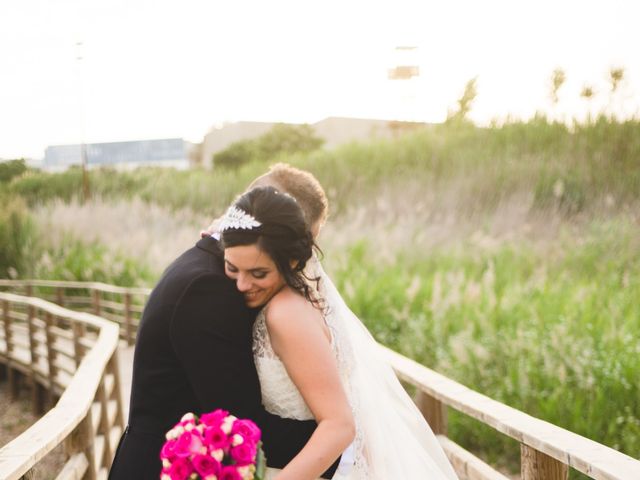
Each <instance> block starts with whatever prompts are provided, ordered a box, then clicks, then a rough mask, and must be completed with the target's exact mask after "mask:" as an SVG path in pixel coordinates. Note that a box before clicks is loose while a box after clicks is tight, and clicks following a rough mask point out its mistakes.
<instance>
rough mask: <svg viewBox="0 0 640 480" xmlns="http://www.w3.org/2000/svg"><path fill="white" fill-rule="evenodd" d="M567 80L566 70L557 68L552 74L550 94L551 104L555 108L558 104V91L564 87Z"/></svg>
mask: <svg viewBox="0 0 640 480" xmlns="http://www.w3.org/2000/svg"><path fill="white" fill-rule="evenodd" d="M566 80H567V77H566V75H565V73H564V70H562V69H561V68H556V69H555V70H554V71H553V72H552V73H551V91H550V92H549V96H550V97H551V104H552V105H553V106H554V107H555V106H556V105H557V104H558V100H559V99H558V90H560V88H561V87H562V85H564V82H565V81H566Z"/></svg>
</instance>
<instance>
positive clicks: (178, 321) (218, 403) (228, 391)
mask: <svg viewBox="0 0 640 480" xmlns="http://www.w3.org/2000/svg"><path fill="white" fill-rule="evenodd" d="M264 185H271V186H274V187H275V188H278V189H280V190H281V191H285V192H287V193H289V194H291V195H292V196H294V197H296V199H297V200H298V203H299V204H300V206H301V207H302V209H303V210H304V211H305V215H306V216H307V220H308V221H309V224H310V225H313V226H314V227H313V228H314V233H316V234H317V232H318V230H319V228H320V226H321V224H322V223H323V222H324V220H325V218H326V212H327V200H326V196H325V195H324V191H323V190H322V188H321V187H320V184H319V183H318V181H317V180H316V179H315V178H314V177H313V176H312V175H311V174H309V173H307V172H304V171H301V170H298V169H295V168H292V167H289V166H287V165H282V164H280V165H276V166H275V167H273V168H272V169H271V170H270V171H269V172H268V173H267V174H265V175H263V176H261V177H259V178H258V179H256V180H255V181H254V182H253V183H252V184H251V185H250V188H253V187H255V186H264ZM257 313H258V310H256V309H251V308H249V307H247V306H246V304H245V302H244V298H243V296H242V294H240V293H239V292H238V290H237V289H236V286H235V283H234V282H233V281H232V280H230V279H228V278H227V277H226V276H225V274H224V265H223V251H222V248H221V247H220V245H219V242H218V240H217V239H215V238H214V237H213V236H209V235H207V236H205V237H204V238H202V239H201V240H200V241H199V242H198V243H197V244H196V246H195V247H193V248H191V249H189V250H187V251H186V252H185V253H183V254H182V255H181V256H180V257H178V259H176V260H175V261H174V262H173V263H172V264H171V265H170V266H169V267H168V268H167V270H166V271H165V272H164V274H163V276H162V278H161V279H160V281H159V282H158V284H157V285H156V287H155V288H154V289H153V291H152V292H151V296H150V297H149V300H148V302H147V305H146V307H145V309H144V313H143V315H142V319H141V321H140V326H139V327H138V336H137V340H136V347H135V353H134V360H133V380H132V389H131V403H130V412H129V421H128V426H127V428H126V430H125V432H124V434H123V435H122V438H121V439H120V444H119V445H118V449H117V451H116V456H115V459H114V462H113V465H112V468H111V472H110V475H109V478H110V479H111V480H125V479H126V480H134V479H136V480H147V479H148V480H157V479H158V478H159V476H160V469H161V463H160V459H159V453H160V449H161V447H162V445H163V443H164V441H165V437H164V435H165V432H167V431H168V430H169V429H170V428H171V427H173V425H174V424H175V423H177V422H178V421H179V420H180V418H181V417H182V415H184V414H185V413H187V412H194V413H196V414H201V413H205V412H208V411H212V410H214V409H216V408H223V409H225V410H228V411H229V412H230V413H231V414H233V415H235V416H236V417H239V418H249V419H251V420H253V421H254V422H255V423H256V424H257V425H258V426H259V427H260V429H261V430H262V440H263V444H264V447H263V448H264V450H265V455H266V457H267V461H268V464H269V466H270V467H274V468H282V467H284V466H285V465H286V464H287V463H288V462H289V461H290V460H291V459H292V458H293V457H294V456H295V455H296V454H297V453H298V452H299V451H300V450H301V449H302V447H303V446H304V445H305V443H306V442H307V440H308V439H309V437H310V436H311V434H312V433H313V431H314V429H315V428H316V423H315V422H314V421H297V420H291V419H284V418H281V417H278V416H276V415H272V414H270V413H268V412H267V411H265V410H264V407H263V406H262V404H261V395H260V385H259V383H258V376H257V372H256V369H255V366H254V363H253V353H252V326H253V322H254V320H255V317H256V315H257ZM338 463H339V462H338V461H336V462H335V463H334V465H333V466H332V467H331V468H330V469H329V470H328V471H327V472H325V474H324V475H323V476H324V477H325V478H331V477H332V476H333V474H334V473H335V471H336V469H337V467H338Z"/></svg>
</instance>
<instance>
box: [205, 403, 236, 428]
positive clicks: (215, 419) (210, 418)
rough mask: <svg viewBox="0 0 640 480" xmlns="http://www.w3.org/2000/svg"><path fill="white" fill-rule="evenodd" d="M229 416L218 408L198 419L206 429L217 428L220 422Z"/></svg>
mask: <svg viewBox="0 0 640 480" xmlns="http://www.w3.org/2000/svg"><path fill="white" fill-rule="evenodd" d="M227 415H229V412H227V411H226V410H222V409H221V408H218V409H217V410H214V411H213V412H210V413H205V414H204V415H202V416H201V417H200V421H201V422H202V423H204V424H205V425H206V426H207V427H219V426H220V424H221V423H222V421H223V420H224V419H225V418H226V417H227Z"/></svg>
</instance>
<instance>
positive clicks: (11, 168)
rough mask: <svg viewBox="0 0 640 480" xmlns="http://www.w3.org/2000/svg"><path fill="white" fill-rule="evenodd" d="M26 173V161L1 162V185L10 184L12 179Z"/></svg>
mask: <svg viewBox="0 0 640 480" xmlns="http://www.w3.org/2000/svg"><path fill="white" fill-rule="evenodd" d="M26 171H27V164H26V163H25V161H24V159H18V160H7V161H6V162H0V183H4V182H8V181H9V180H11V179H12V178H14V177H17V176H19V175H22V174H23V173H24V172H26Z"/></svg>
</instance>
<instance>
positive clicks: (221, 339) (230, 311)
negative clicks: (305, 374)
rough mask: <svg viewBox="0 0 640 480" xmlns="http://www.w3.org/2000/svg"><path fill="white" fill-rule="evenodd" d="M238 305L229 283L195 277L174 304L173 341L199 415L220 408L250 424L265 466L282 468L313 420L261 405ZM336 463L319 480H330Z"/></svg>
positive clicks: (246, 320)
mask: <svg viewBox="0 0 640 480" xmlns="http://www.w3.org/2000/svg"><path fill="white" fill-rule="evenodd" d="M239 302H240V303H239ZM242 302H243V299H242V297H241V296H239V295H238V293H237V292H236V291H235V288H234V287H233V284H231V283H229V282H227V281H226V280H225V279H223V278H220V277H217V276H202V277H200V278H198V279H196V280H195V281H194V282H192V284H191V285H190V286H189V287H188V288H187V289H186V291H185V293H184V294H183V296H182V298H181V299H180V300H179V302H178V304H177V305H176V308H175V310H174V314H173V318H172V321H171V333H170V334H171V341H172V344H173V348H174V350H175V352H176V355H177V357H178V359H179V361H180V362H181V363H182V366H183V367H184V371H185V372H186V375H187V376H188V379H189V383H190V384H191V386H192V388H193V391H194V393H195V395H196V398H197V399H198V402H199V404H200V408H201V413H203V412H208V411H211V410H214V409H216V408H223V409H225V410H228V411H229V412H230V413H231V414H233V415H235V416H236V417H239V418H250V419H251V420H253V421H254V422H255V423H256V424H257V425H258V426H259V427H260V429H261V430H262V440H263V444H264V450H265V455H266V457H267V459H268V461H269V466H271V467H276V468H282V467H284V465H286V464H287V463H288V462H289V461H290V460H291V459H292V458H293V457H294V456H295V455H297V453H298V452H299V451H300V450H302V448H303V447H304V445H305V444H306V443H307V441H308V440H309V438H310V437H311V434H312V433H313V431H314V430H315V428H316V422H314V421H298V420H292V419H285V418H282V417H279V416H277V415H273V414H270V413H269V412H267V411H266V410H265V409H264V407H263V406H262V403H261V395H260V385H259V382H258V376H257V373H256V370H255V365H254V363H253V354H252V352H251V341H250V340H248V339H250V338H251V320H253V319H252V318H250V316H247V313H246V312H247V309H246V307H245V306H244V304H243V303H242ZM338 463H339V460H338V461H336V462H335V463H334V465H332V467H331V468H330V469H329V470H328V471H327V472H326V473H325V474H324V475H323V476H324V477H325V478H331V476H333V473H334V472H335V470H336V468H337V466H338Z"/></svg>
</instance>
